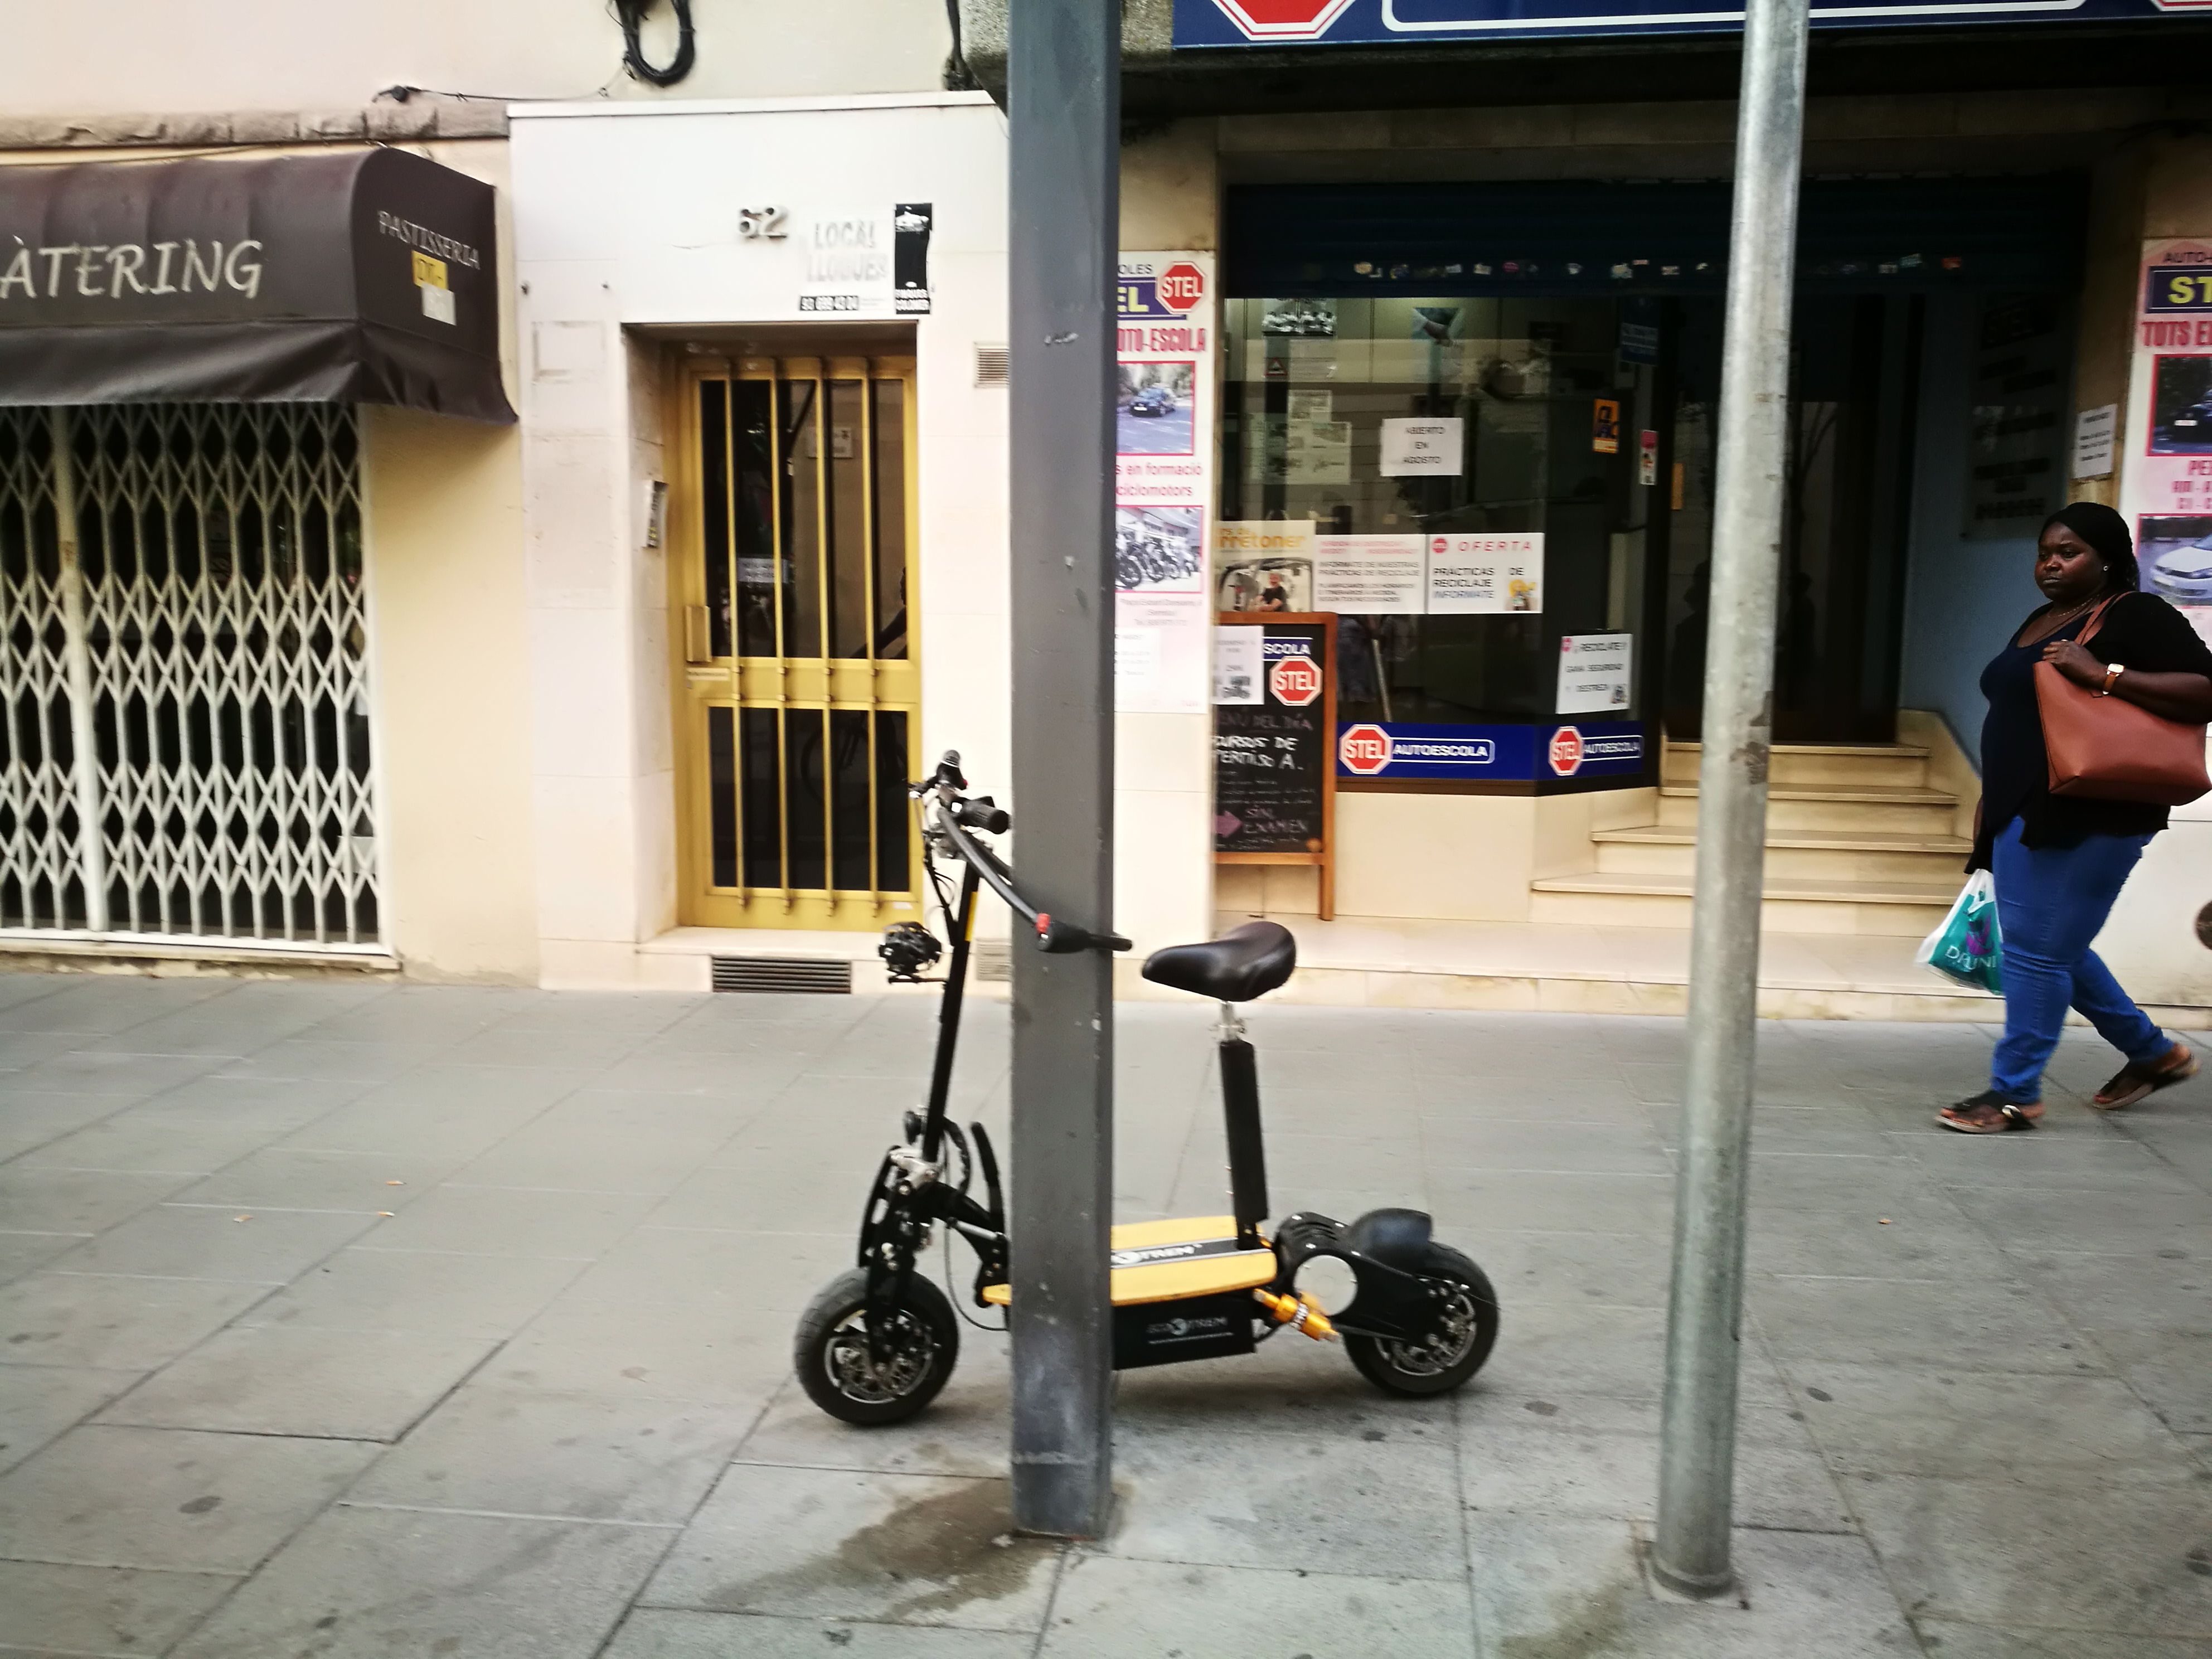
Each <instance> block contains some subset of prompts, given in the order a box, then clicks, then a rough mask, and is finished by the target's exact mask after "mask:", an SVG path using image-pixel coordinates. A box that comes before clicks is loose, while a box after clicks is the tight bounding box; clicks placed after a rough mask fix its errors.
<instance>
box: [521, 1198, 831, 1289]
mask: <svg viewBox="0 0 2212 1659" xmlns="http://www.w3.org/2000/svg"><path fill="white" fill-rule="evenodd" d="M854 1215H855V1217H856V1218H857V1215H858V1212H857V1210H855V1211H854ZM818 1225H824V1226H827V1225H829V1218H828V1217H826V1216H821V1217H819V1221H818ZM853 1225H858V1223H857V1219H856V1220H855V1221H854V1224H853ZM852 1265H853V1238H852V1234H851V1233H850V1231H848V1230H847V1229H845V1228H839V1229H838V1230H837V1231H835V1232H830V1231H822V1232H804V1233H800V1232H776V1231H767V1230H759V1231H750V1230H739V1229H738V1228H734V1227H666V1226H657V1225H644V1226H641V1227H639V1228H637V1229H636V1230H635V1231H633V1232H631V1233H630V1234H629V1235H628V1236H627V1237H624V1238H623V1240H622V1241H621V1242H620V1243H617V1244H616V1245H614V1246H613V1247H612V1248H611V1249H608V1251H607V1252H606V1253H605V1255H602V1256H601V1257H600V1258H599V1261H597V1262H596V1263H594V1264H593V1265H592V1267H587V1268H586V1269H585V1270H584V1272H583V1273H582V1274H581V1275H580V1277H579V1278H578V1279H576V1281H575V1283H574V1285H571V1286H570V1287H569V1289H568V1291H567V1293H566V1294H565V1296H564V1297H563V1298H562V1299H563V1301H564V1302H565V1303H568V1304H583V1303H614V1304H622V1305H623V1306H627V1307H633V1308H643V1307H653V1306H665V1307H685V1308H694V1309H696V1308H699V1307H701V1306H702V1305H705V1304H720V1305H724V1306H728V1305H731V1304H741V1305H743V1306H744V1307H746V1308H749V1309H753V1310H771V1309H772V1310H783V1311H787V1312H790V1313H793V1314H796V1313H797V1312H798V1311H799V1310H800V1309H802V1308H804V1307H805V1305H806V1304H807V1303H808V1302H809V1301H811V1300H812V1299H813V1296H814V1293H815V1291H817V1290H819V1289H820V1288H821V1287H822V1286H823V1285H824V1284H826V1283H827V1282H828V1281H829V1279H832V1278H833V1277H835V1276H836V1274H838V1273H842V1272H843V1271H844V1270H845V1269H846V1268H847V1267H851V1266H852Z"/></svg>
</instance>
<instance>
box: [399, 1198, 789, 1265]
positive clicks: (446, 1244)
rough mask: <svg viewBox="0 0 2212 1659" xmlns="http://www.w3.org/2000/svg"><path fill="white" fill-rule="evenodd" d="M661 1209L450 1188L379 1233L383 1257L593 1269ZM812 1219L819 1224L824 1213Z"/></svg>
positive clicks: (636, 1201) (624, 1201)
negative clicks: (452, 1257) (525, 1258)
mask: <svg viewBox="0 0 2212 1659" xmlns="http://www.w3.org/2000/svg"><path fill="white" fill-rule="evenodd" d="M785 1184H786V1185H788V1184H789V1182H788V1181H787V1182H785ZM682 1190H683V1189H682V1188H678V1192H679V1193H680V1192H681V1191H682ZM657 1203H659V1200H657V1199H656V1198H655V1197H654V1196H653V1194H641V1193H568V1192H547V1191H543V1190H539V1189H536V1188H525V1187H482V1186H476V1185H472V1184H470V1183H468V1182H453V1181H448V1182H441V1183H440V1184H439V1185H438V1186H436V1187H434V1188H431V1189H430V1190H429V1191H428V1192H425V1193H422V1194H419V1195H417V1196H416V1197H414V1198H411V1199H410V1200H409V1202H408V1204H407V1206H406V1207H405V1208H404V1209H402V1210H401V1211H400V1212H399V1213H398V1215H397V1216H395V1217H394V1218H392V1220H390V1221H387V1222H386V1223H385V1224H384V1225H382V1226H381V1227H380V1228H378V1229H377V1230H376V1243H377V1247H378V1248H379V1249H390V1250H448V1251H453V1252H456V1253H461V1254H469V1255H536V1256H548V1257H556V1258H558V1259H560V1260H562V1261H592V1260H594V1259H595V1258H597V1257H598V1256H599V1255H601V1254H603V1253H604V1252H605V1250H606V1249H608V1248H609V1247H610V1246H611V1245H613V1244H615V1243H617V1242H619V1241H620V1240H621V1239H622V1238H623V1237H625V1236H627V1235H628V1234H629V1232H630V1231H632V1230H633V1229H635V1227H636V1226H637V1225H638V1224H639V1223H640V1222H641V1221H643V1220H644V1219H645V1218H647V1216H648V1215H651V1214H653V1211H654V1206H655V1205H656V1204H657ZM816 1203H817V1206H818V1204H819V1200H818V1199H817V1200H816ZM809 1219H811V1220H817V1221H818V1219H819V1217H818V1212H817V1214H816V1215H814V1216H811V1217H810V1218H809Z"/></svg>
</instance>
